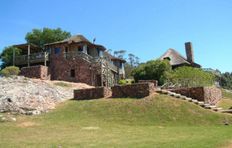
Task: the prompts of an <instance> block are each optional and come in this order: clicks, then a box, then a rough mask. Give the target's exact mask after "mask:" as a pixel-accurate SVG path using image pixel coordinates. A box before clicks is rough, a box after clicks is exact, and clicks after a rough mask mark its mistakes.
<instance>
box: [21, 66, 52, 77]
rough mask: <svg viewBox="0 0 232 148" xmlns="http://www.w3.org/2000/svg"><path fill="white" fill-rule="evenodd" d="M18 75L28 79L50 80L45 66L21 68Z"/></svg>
mask: <svg viewBox="0 0 232 148" xmlns="http://www.w3.org/2000/svg"><path fill="white" fill-rule="evenodd" d="M20 75H22V76H25V77H28V78H37V79H42V80H50V72H49V68H48V67H47V66H42V65H36V66H30V67H23V68H21V72H20Z"/></svg>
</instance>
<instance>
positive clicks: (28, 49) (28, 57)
mask: <svg viewBox="0 0 232 148" xmlns="http://www.w3.org/2000/svg"><path fill="white" fill-rule="evenodd" d="M30 54H31V45H30V44H28V46H27V66H28V67H30Z"/></svg>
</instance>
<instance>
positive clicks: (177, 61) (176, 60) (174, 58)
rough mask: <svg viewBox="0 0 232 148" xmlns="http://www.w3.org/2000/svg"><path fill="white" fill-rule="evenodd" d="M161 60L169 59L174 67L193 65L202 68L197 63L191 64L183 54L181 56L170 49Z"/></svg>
mask: <svg viewBox="0 0 232 148" xmlns="http://www.w3.org/2000/svg"><path fill="white" fill-rule="evenodd" d="M160 59H161V60H164V59H168V60H169V61H170V64H171V65H172V66H177V65H192V66H194V67H201V66H200V65H199V64H197V63H190V62H188V61H187V59H186V58H185V57H183V56H182V55H181V54H179V53H178V52H177V51H176V50H174V49H168V50H167V51H166V52H165V53H164V54H163V55H162V56H161V57H160Z"/></svg>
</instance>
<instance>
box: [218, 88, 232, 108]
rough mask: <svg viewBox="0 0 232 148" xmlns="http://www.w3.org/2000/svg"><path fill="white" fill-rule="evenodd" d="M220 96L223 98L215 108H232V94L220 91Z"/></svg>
mask: <svg viewBox="0 0 232 148" xmlns="http://www.w3.org/2000/svg"><path fill="white" fill-rule="evenodd" d="M222 96H223V98H222V100H221V101H219V103H218V104H217V106H219V107H222V108H223V109H230V108H232V93H231V92H227V91H226V90H224V89H222Z"/></svg>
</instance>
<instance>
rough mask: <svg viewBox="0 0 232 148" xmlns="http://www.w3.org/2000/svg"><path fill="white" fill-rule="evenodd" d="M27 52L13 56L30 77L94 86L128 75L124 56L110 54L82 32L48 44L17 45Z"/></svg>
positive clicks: (15, 62)
mask: <svg viewBox="0 0 232 148" xmlns="http://www.w3.org/2000/svg"><path fill="white" fill-rule="evenodd" d="M15 47H18V48H20V49H22V51H23V53H24V54H25V55H22V56H19V57H14V65H16V66H19V67H20V68H21V72H22V73H21V74H22V75H24V76H27V77H34V78H42V79H51V80H63V81H70V82H81V83H86V84H89V85H92V86H113V85H115V84H117V83H118V80H119V79H121V78H124V77H125V71H124V63H125V62H126V61H125V60H123V59H120V58H116V57H114V56H112V55H110V54H109V53H108V52H107V51H106V48H105V47H104V46H102V45H97V44H94V43H91V42H90V41H89V40H87V39H86V38H85V37H84V36H82V35H76V36H72V37H70V38H68V39H65V40H63V41H59V42H54V43H50V44H45V45H44V49H40V48H39V47H37V46H35V45H32V44H21V45H15Z"/></svg>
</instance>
